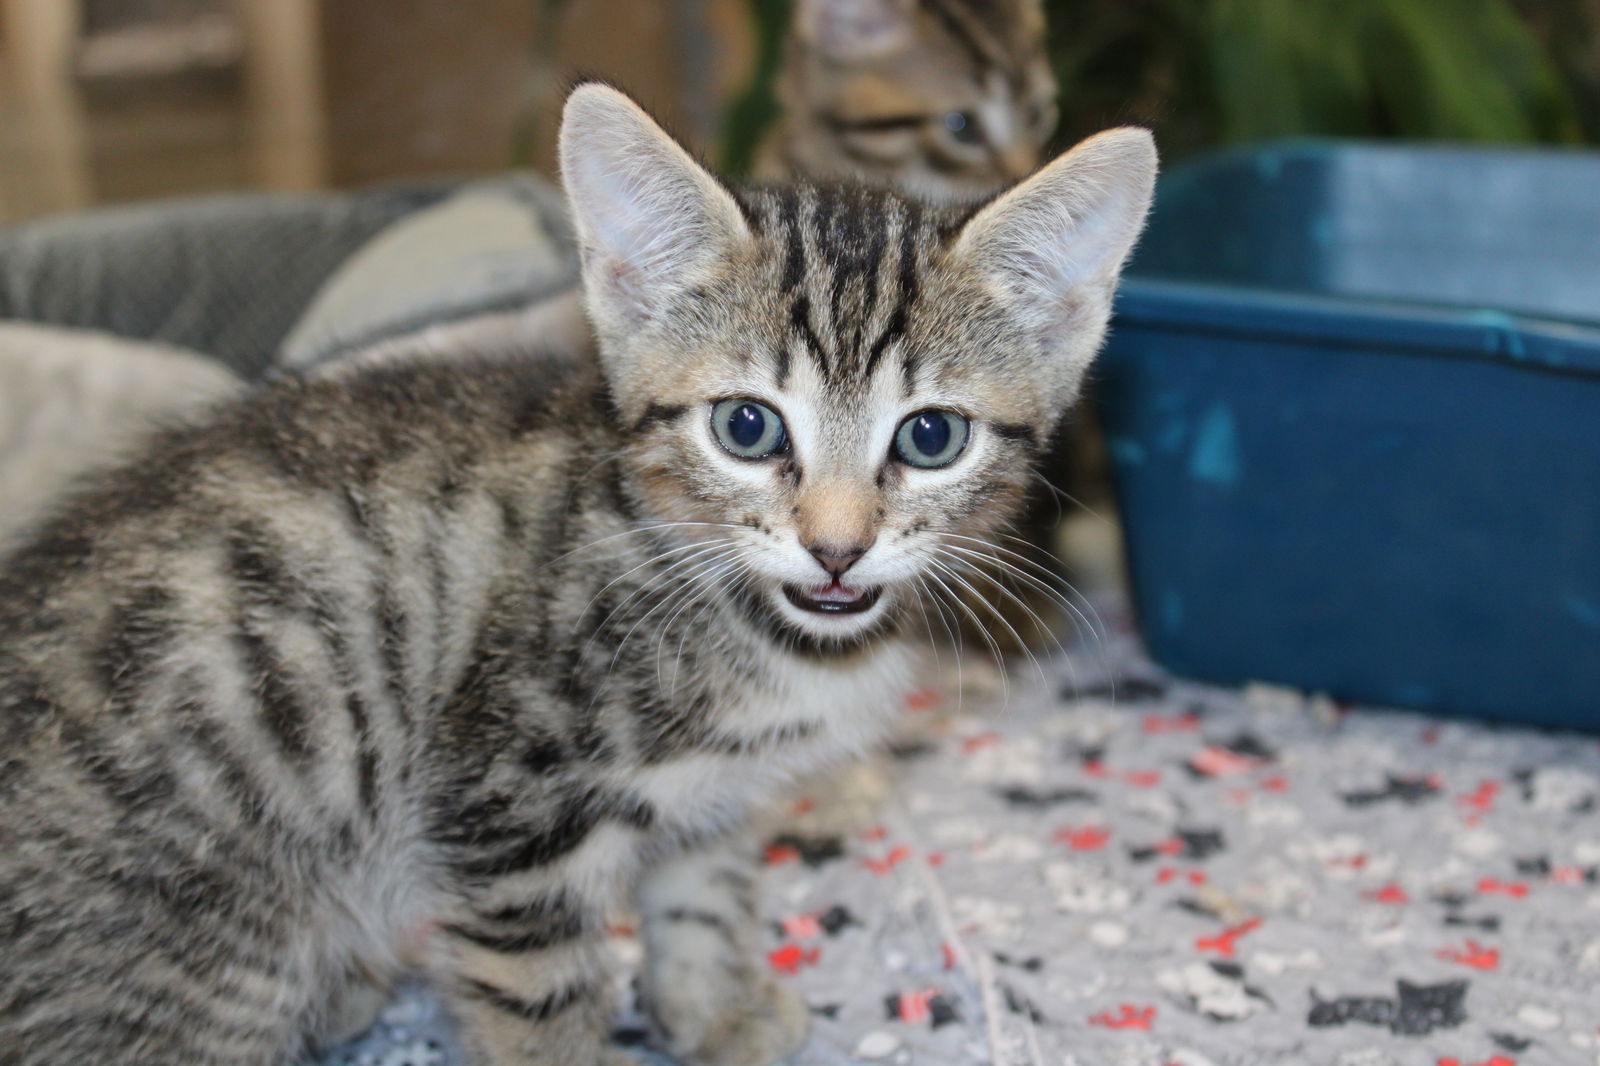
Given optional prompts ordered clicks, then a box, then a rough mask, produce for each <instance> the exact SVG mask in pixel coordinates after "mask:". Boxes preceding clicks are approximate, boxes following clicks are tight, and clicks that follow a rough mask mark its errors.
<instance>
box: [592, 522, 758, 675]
mask: <svg viewBox="0 0 1600 1066" xmlns="http://www.w3.org/2000/svg"><path fill="white" fill-rule="evenodd" d="M717 547H719V548H721V549H722V552H723V554H720V555H713V556H712V557H711V558H709V559H706V558H696V559H693V560H689V561H686V562H680V563H675V564H674V568H675V569H681V568H682V567H684V566H687V565H691V564H692V565H693V566H694V569H693V570H691V571H690V572H689V573H686V574H685V573H675V574H673V575H672V579H671V580H672V581H673V582H674V587H673V588H671V589H668V590H667V591H666V592H664V593H663V594H662V596H661V599H659V600H658V601H656V602H655V603H654V604H652V605H651V607H650V609H649V610H647V611H646V612H645V613H644V614H642V615H640V616H639V618H638V619H637V620H636V621H635V622H634V623H633V625H632V627H631V628H629V630H628V632H627V633H626V634H624V635H623V638H622V640H621V642H620V643H618V644H617V647H616V650H615V651H614V652H613V653H612V655H611V663H610V665H608V666H607V667H606V673H608V674H609V673H610V672H611V671H612V670H615V669H616V668H617V660H618V659H619V658H620V657H621V655H622V652H623V649H624V648H626V647H627V646H628V641H630V640H632V639H633V635H634V634H635V633H636V632H638V631H639V627H640V626H642V625H644V623H645V622H647V621H649V620H650V618H651V616H653V615H654V614H655V613H656V612H657V611H659V610H661V609H662V608H663V607H665V606H667V605H669V604H670V603H672V600H673V597H674V596H676V595H681V594H682V593H683V592H684V590H686V589H687V588H688V587H689V586H690V584H691V583H692V582H694V581H696V580H698V579H699V577H700V575H702V574H704V573H707V572H709V571H710V570H712V569H715V568H716V567H717V566H718V565H720V564H721V563H722V562H723V561H724V560H725V559H726V558H728V556H729V555H731V554H732V553H736V552H737V551H738V550H739V548H738V545H732V544H722V545H718V546H717ZM659 584H660V585H665V584H666V581H665V580H663V581H661V582H659ZM631 598H632V597H630V599H631ZM625 602H626V601H625ZM612 613H613V614H614V613H615V612H612ZM607 617H610V616H609V615H608V616H607ZM590 639H591V640H593V639H594V638H593V637H590ZM585 648H587V645H585Z"/></svg>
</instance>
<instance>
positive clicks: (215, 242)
mask: <svg viewBox="0 0 1600 1066" xmlns="http://www.w3.org/2000/svg"><path fill="white" fill-rule="evenodd" d="M576 279H577V254H576V250H575V248H574V245H573V241H572V236H571V232H570V227H569V226H568V223H567V221H566V215H565V210H564V208H563V207H562V203H561V196H560V193H559V192H558V191H557V190H556V189H555V187H554V186H553V185H551V184H550V183H549V182H548V181H546V180H544V179H542V178H539V177H537V176H536V175H532V174H523V173H509V174H505V175H502V176H498V177H495V178H488V179H482V180H478V181H471V182H463V181H461V180H460V179H441V180H438V181H431V182H411V183H407V184H404V185H396V186H383V187H378V188H374V189H367V190H362V191H358V192H354V193H326V194H316V195H300V196H289V195H260V194H230V195H220V196H201V197H190V198H185V199H177V200H167V201H159V202H154V203H148V204H138V205H133V206H128V207H114V208H106V209H102V210H97V211H88V212H82V213H78V214H72V215H62V216H58V217H53V218H46V219H41V220H38V221H34V222H26V223H21V224H16V225H12V226H6V227H0V319H17V320H22V321H29V322H35V323H41V324H50V325H59V326H70V327H77V328H84V329H93V330H99V331H102V332H106V333H110V334H115V335H118V336H122V337H126V338H129V339H133V340H144V341H153V342H157V343H162V344H168V345H173V346H177V347H180V348H186V349H190V350H193V351H197V352H204V353H206V354H207V355H210V356H212V357H214V358H216V359H218V360H219V361H221V362H222V363H223V364H225V365H226V366H227V367H228V368H229V369H231V370H232V371H234V372H235V373H236V374H239V375H240V376H242V377H245V378H250V379H253V378H256V377H259V376H260V375H261V374H263V373H265V372H267V371H268V370H270V369H272V368H273V367H274V366H280V365H293V366H297V367H306V366H311V365H314V364H316V363H319V362H322V361H324V360H327V359H330V358H333V357H335V356H337V355H339V354H341V353H343V352H345V351H347V350H349V349H350V348H352V347H357V346H365V345H369V344H374V343H377V342H380V341H384V340H390V339H393V338H395V337H399V336H402V335H405V334H407V333H411V332H414V331H418V330H421V329H424V328H426V327H430V326H437V325H439V324H441V323H450V322H456V321H459V320H463V319H468V318H471V317H474V316H487V315H490V314H492V313H494V312H498V311H505V310H509V309H513V308H518V307H524V306H527V305H530V304H534V303H537V302H539V301H541V300H543V299H544V298H545V297H547V296H549V295H551V294H553V293H557V292H560V291H564V290H566V289H568V288H570V287H571V286H572V285H573V284H574V282H575V281H576Z"/></svg>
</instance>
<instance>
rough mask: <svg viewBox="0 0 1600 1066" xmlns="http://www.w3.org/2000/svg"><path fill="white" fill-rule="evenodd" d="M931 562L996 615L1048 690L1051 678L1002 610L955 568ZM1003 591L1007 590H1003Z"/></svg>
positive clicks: (934, 561) (996, 619)
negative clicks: (1046, 674)
mask: <svg viewBox="0 0 1600 1066" xmlns="http://www.w3.org/2000/svg"><path fill="white" fill-rule="evenodd" d="M930 562H931V563H932V565H934V566H936V567H938V568H939V570H940V571H942V572H943V573H944V574H946V575H948V576H949V578H950V579H951V580H952V581H955V582H956V583H957V584H959V585H960V586H961V587H962V588H964V589H966V590H967V591H968V592H969V593H971V595H972V598H974V599H976V600H977V601H978V602H979V603H981V604H983V606H985V607H986V608H988V609H989V613H990V614H992V615H994V617H995V621H997V622H999V623H1000V624H1001V625H1003V626H1005V627H1006V631H1007V632H1008V633H1010V634H1011V637H1012V639H1013V640H1015V641H1016V642H1017V647H1019V648H1021V649H1022V654H1024V655H1026V656H1027V657H1028V659H1029V661H1030V662H1032V663H1033V668H1034V669H1035V670H1036V671H1038V673H1039V681H1040V683H1042V684H1043V685H1044V686H1045V687H1046V688H1048V687H1049V685H1050V681H1049V678H1047V677H1046V676H1045V672H1044V667H1043V666H1041V665H1040V664H1039V660H1038V658H1037V657H1036V656H1035V655H1034V654H1033V652H1032V651H1030V650H1029V648H1028V643H1027V641H1025V640H1023V639H1022V634H1020V633H1018V632H1017V630H1016V627H1015V626H1013V625H1012V624H1011V623H1010V622H1009V621H1007V619H1006V616H1005V615H1004V614H1002V613H1001V612H1000V609H999V608H998V607H996V606H995V605H994V604H992V603H990V602H989V600H988V598H987V597H986V596H984V595H983V593H981V592H979V591H978V588H977V586H976V585H974V584H973V583H972V582H970V581H968V580H967V579H966V578H965V577H963V576H962V575H961V574H960V573H959V572H957V570H956V568H955V567H954V566H952V565H951V564H949V563H946V562H944V561H942V560H939V559H932V560H930ZM996 587H999V585H998V584H996ZM1002 591H1005V590H1004V589H1002ZM1012 599H1016V597H1015V596H1013V597H1012ZM1017 602H1018V603H1021V602H1022V601H1020V600H1018V601H1017ZM1023 609H1024V610H1027V609H1028V608H1027V605H1026V604H1023ZM1030 613H1031V612H1030ZM1035 619H1036V620H1037V616H1035Z"/></svg>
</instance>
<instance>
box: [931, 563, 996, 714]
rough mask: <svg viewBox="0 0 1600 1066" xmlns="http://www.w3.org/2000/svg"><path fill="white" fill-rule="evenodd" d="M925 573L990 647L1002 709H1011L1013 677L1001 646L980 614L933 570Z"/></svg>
mask: <svg viewBox="0 0 1600 1066" xmlns="http://www.w3.org/2000/svg"><path fill="white" fill-rule="evenodd" d="M930 561H931V560H930ZM925 573H926V574H927V576H928V577H929V578H931V579H932V580H933V581H934V582H935V583H936V584H938V586H939V587H940V588H942V589H944V591H945V592H946V593H947V594H948V595H949V597H950V600H951V602H953V603H954V604H955V605H956V606H957V607H959V608H961V610H962V611H964V612H965V613H966V615H967V617H968V618H969V619H971V620H972V625H973V627H974V628H975V629H976V630H977V631H978V636H980V637H982V638H983V641H984V643H985V644H987V645H988V646H989V651H990V652H991V653H992V654H993V655H994V658H995V665H996V666H998V667H999V669H1000V684H1001V686H1002V688H1003V690H1004V696H1003V697H1002V700H1001V706H1002V708H1005V707H1010V706H1011V675H1010V674H1009V673H1008V672H1007V671H1006V660H1005V656H1004V655H1002V654H1001V653H1000V645H999V644H997V643H996V642H995V639H994V638H993V637H991V636H990V635H989V631H988V630H987V629H985V628H984V625H983V619H981V618H979V617H978V613H977V612H976V611H974V610H973V609H972V608H971V607H969V606H967V604H966V603H965V602H963V601H962V599H961V597H960V596H959V595H957V594H956V592H955V591H954V590H953V589H951V588H950V586H949V585H947V584H945V582H944V579H943V578H941V577H940V576H939V575H938V574H936V573H934V572H933V571H932V570H928V571H925Z"/></svg>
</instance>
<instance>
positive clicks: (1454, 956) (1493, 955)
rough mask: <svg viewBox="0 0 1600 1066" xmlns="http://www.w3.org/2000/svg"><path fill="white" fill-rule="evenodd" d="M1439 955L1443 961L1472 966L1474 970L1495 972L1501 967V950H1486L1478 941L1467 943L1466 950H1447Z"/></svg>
mask: <svg viewBox="0 0 1600 1066" xmlns="http://www.w3.org/2000/svg"><path fill="white" fill-rule="evenodd" d="M1437 954H1438V956H1439V958H1441V959H1444V960H1446V961H1448V962H1459V963H1460V964H1461V965H1463V966H1471V967H1472V968H1473V969H1474V970H1493V969H1494V968H1496V967H1497V966H1499V965H1500V951H1499V949H1497V948H1486V947H1484V946H1483V945H1481V944H1479V943H1478V942H1477V941H1476V940H1469V941H1467V946H1466V947H1465V948H1460V949H1457V948H1445V949H1444V950H1442V951H1439V952H1438V953H1437Z"/></svg>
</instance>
